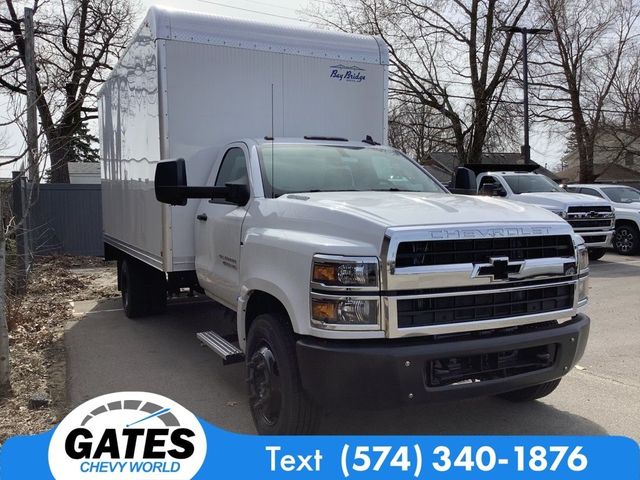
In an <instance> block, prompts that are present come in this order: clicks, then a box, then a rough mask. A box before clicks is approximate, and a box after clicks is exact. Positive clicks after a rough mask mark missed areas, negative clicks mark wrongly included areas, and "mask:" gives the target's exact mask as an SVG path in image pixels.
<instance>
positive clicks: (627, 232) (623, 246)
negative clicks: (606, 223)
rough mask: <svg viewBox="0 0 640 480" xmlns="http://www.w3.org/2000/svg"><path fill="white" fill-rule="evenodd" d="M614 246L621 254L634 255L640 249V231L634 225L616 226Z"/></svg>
mask: <svg viewBox="0 0 640 480" xmlns="http://www.w3.org/2000/svg"><path fill="white" fill-rule="evenodd" d="M613 246H614V247H615V249H616V252H618V253H619V254H620V255H633V254H634V253H637V252H638V250H639V249H640V232H638V227H636V226H634V225H628V224H623V225H620V226H619V227H617V228H616V233H615V235H614V237H613Z"/></svg>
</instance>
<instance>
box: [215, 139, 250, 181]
mask: <svg viewBox="0 0 640 480" xmlns="http://www.w3.org/2000/svg"><path fill="white" fill-rule="evenodd" d="M227 183H244V184H248V183H249V176H248V175H247V161H246V159H245V156H244V152H243V151H242V149H241V148H237V147H235V148H231V149H229V150H227V153H225V155H224V158H223V159H222V164H221V165H220V170H219V171H218V177H217V178H216V183H215V186H216V187H224V186H225V185H226V184H227Z"/></svg>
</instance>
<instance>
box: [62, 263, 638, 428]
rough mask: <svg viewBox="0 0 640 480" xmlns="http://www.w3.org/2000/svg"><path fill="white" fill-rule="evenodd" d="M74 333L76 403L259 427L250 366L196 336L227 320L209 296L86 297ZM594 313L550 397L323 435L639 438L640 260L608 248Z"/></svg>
mask: <svg viewBox="0 0 640 480" xmlns="http://www.w3.org/2000/svg"><path fill="white" fill-rule="evenodd" d="M75 308H76V311H77V312H78V314H85V315H84V316H79V317H78V320H77V321H74V322H70V323H69V324H68V326H67V331H66V339H65V343H66V348H67V355H68V367H67V368H68V389H69V392H68V393H69V400H70V403H71V407H73V406H76V405H77V404H79V403H81V402H83V401H85V400H87V399H89V398H92V397H95V396H97V395H100V394H104V393H109V392H114V391H121V390H146V391H150V392H155V393H159V394H162V395H166V396H168V397H170V398H172V399H174V400H176V401H178V402H179V403H181V404H182V405H184V406H185V407H187V408H189V409H191V410H192V411H193V412H194V413H195V414H196V415H198V416H200V417H202V418H204V419H205V420H207V421H209V422H210V423H212V424H215V425H217V426H220V427H222V428H225V429H227V430H231V431H235V432H243V433H255V431H254V429H253V425H252V422H251V417H250V414H249V410H248V407H247V398H246V387H245V382H244V366H243V365H231V366H227V367H223V366H222V365H221V362H220V360H219V359H218V357H216V356H215V354H214V353H213V352H211V351H209V350H208V349H206V348H204V347H201V346H200V344H199V342H198V341H197V340H196V338H195V333H196V332H199V331H203V330H210V329H216V328H217V327H216V325H220V324H223V325H224V326H223V327H222V328H227V327H228V325H226V323H227V321H226V320H225V319H224V318H223V317H224V315H223V311H222V309H221V308H220V307H218V306H217V305H216V304H215V303H213V302H210V301H207V300H205V299H197V300H195V301H186V302H185V301H177V302H173V303H172V304H171V306H170V307H169V310H168V312H167V313H166V314H164V315H161V316H157V317H149V318H145V319H143V320H136V321H133V320H129V319H127V318H126V317H125V316H124V313H123V312H122V310H121V308H120V303H119V301H118V300H115V299H114V300H108V301H101V302H91V301H89V302H78V303H77V304H76V306H75ZM587 313H588V314H589V315H590V316H591V319H592V326H591V334H590V339H589V344H588V346H587V351H586V353H585V355H584V357H583V358H582V360H581V361H580V363H579V367H578V368H576V369H574V370H573V371H571V372H570V373H569V374H568V375H567V376H566V377H565V379H564V380H563V382H562V384H561V385H560V387H559V388H558V389H557V390H556V391H555V392H554V393H552V394H551V395H550V396H548V397H546V398H545V399H543V400H541V401H537V402H533V403H529V404H512V403H509V402H506V401H504V400H501V399H497V398H480V399H472V400H465V401H459V402H451V403H444V404H431V405H417V406H410V407H403V408H396V409H392V410H384V411H370V410H362V411H331V412H327V413H326V415H325V417H324V419H323V422H322V425H321V433H324V434H347V433H349V434H566V435H574V434H575V435H599V434H611V435H627V436H630V437H632V438H634V439H636V440H640V416H639V415H638V411H640V366H639V362H640V257H638V256H636V257H621V256H618V255H616V254H613V253H609V254H607V255H606V256H605V257H604V258H603V259H602V260H601V261H598V262H593V263H592V265H591V303H590V306H589V309H588V312H587Z"/></svg>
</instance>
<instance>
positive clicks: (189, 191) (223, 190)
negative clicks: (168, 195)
mask: <svg viewBox="0 0 640 480" xmlns="http://www.w3.org/2000/svg"><path fill="white" fill-rule="evenodd" d="M156 190H158V191H160V192H162V191H169V192H173V193H175V194H179V195H181V196H183V197H185V198H225V197H226V196H227V194H228V190H229V189H228V188H227V187H173V186H171V187H161V186H156Z"/></svg>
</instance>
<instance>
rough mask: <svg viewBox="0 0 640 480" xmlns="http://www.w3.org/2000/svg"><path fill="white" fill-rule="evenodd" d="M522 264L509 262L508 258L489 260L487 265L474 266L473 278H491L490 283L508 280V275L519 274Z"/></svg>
mask: <svg viewBox="0 0 640 480" xmlns="http://www.w3.org/2000/svg"><path fill="white" fill-rule="evenodd" d="M522 264H523V262H510V261H509V257H497V258H490V259H489V263H480V264H476V265H474V269H473V275H472V276H473V277H491V281H492V282H504V281H507V280H509V274H511V273H519V272H520V268H521V267H522Z"/></svg>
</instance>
